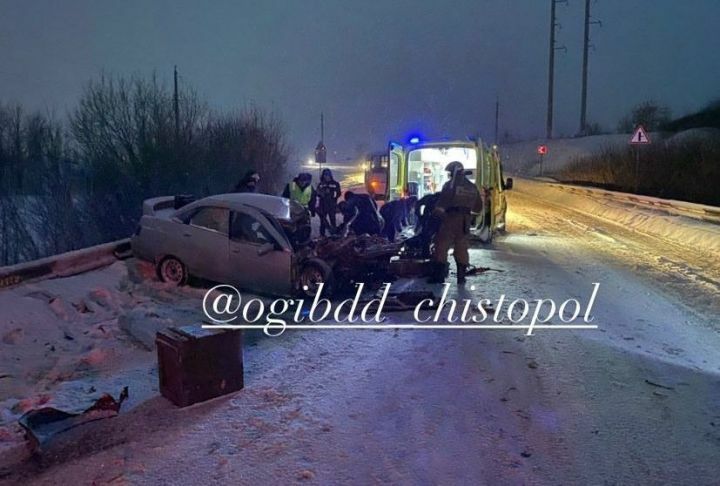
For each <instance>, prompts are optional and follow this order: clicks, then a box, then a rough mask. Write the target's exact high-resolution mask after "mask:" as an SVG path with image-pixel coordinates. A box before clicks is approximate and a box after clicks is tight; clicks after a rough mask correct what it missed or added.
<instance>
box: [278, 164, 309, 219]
mask: <svg viewBox="0 0 720 486" xmlns="http://www.w3.org/2000/svg"><path fill="white" fill-rule="evenodd" d="M311 182H312V175H310V174H308V173H307V172H301V173H299V174H298V175H297V177H295V178H294V179H293V180H292V181H290V182H288V183H287V185H286V186H285V189H284V190H283V193H282V197H286V198H288V199H290V200H292V201H297V202H298V203H300V205H301V206H302V207H304V208H305V209H307V210H309V211H310V215H311V216H315V189H313V187H312V184H311Z"/></svg>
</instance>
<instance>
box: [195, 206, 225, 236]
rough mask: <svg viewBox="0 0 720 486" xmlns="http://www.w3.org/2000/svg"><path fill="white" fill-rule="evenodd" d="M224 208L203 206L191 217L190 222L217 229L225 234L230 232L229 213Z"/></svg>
mask: <svg viewBox="0 0 720 486" xmlns="http://www.w3.org/2000/svg"><path fill="white" fill-rule="evenodd" d="M228 213H229V212H228V210H227V209H224V208H212V207H207V208H201V209H199V210H198V211H197V212H196V213H195V214H193V215H192V216H191V217H190V221H189V223H190V224H191V225H192V226H197V227H198V228H204V229H209V230H212V231H217V232H218V233H222V234H224V235H227V234H228V224H229V219H230V217H229V214H228Z"/></svg>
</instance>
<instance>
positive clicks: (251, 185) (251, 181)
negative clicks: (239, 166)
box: [232, 170, 260, 192]
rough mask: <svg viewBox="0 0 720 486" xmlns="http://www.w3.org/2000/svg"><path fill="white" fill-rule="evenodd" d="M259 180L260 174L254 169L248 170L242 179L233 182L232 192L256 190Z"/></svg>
mask: <svg viewBox="0 0 720 486" xmlns="http://www.w3.org/2000/svg"><path fill="white" fill-rule="evenodd" d="M258 182H260V174H258V173H257V171H256V170H249V171H247V172H246V173H245V175H244V176H243V178H242V179H240V181H239V182H238V183H237V184H235V187H234V188H233V190H232V192H257V183H258Z"/></svg>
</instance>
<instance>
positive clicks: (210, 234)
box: [173, 206, 230, 282]
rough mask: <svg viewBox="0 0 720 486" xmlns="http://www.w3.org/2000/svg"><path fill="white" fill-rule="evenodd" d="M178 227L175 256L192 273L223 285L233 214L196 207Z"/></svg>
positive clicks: (215, 209)
mask: <svg viewBox="0 0 720 486" xmlns="http://www.w3.org/2000/svg"><path fill="white" fill-rule="evenodd" d="M182 222H183V224H181V225H179V228H178V229H179V234H178V235H176V237H175V239H174V246H175V248H174V250H173V253H174V254H175V255H176V256H177V257H178V258H180V260H181V261H182V262H183V263H185V265H186V266H187V267H188V270H189V271H190V273H191V274H193V275H196V276H198V277H201V278H205V279H208V280H213V281H216V282H222V281H223V276H224V275H225V270H226V268H227V263H228V231H229V225H230V211H229V210H228V209H227V208H220V207H215V206H202V207H199V208H196V209H195V210H193V211H192V212H190V213H189V214H187V215H186V216H185V218H184V219H183V221H182Z"/></svg>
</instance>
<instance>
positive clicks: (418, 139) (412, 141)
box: [410, 137, 420, 145]
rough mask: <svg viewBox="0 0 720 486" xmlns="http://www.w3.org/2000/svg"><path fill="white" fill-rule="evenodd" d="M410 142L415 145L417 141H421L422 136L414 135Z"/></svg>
mask: <svg viewBox="0 0 720 486" xmlns="http://www.w3.org/2000/svg"><path fill="white" fill-rule="evenodd" d="M410 143H411V144H413V145H415V144H416V143H420V137H413V138H411V139H410Z"/></svg>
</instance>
